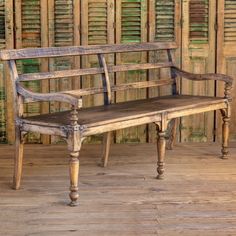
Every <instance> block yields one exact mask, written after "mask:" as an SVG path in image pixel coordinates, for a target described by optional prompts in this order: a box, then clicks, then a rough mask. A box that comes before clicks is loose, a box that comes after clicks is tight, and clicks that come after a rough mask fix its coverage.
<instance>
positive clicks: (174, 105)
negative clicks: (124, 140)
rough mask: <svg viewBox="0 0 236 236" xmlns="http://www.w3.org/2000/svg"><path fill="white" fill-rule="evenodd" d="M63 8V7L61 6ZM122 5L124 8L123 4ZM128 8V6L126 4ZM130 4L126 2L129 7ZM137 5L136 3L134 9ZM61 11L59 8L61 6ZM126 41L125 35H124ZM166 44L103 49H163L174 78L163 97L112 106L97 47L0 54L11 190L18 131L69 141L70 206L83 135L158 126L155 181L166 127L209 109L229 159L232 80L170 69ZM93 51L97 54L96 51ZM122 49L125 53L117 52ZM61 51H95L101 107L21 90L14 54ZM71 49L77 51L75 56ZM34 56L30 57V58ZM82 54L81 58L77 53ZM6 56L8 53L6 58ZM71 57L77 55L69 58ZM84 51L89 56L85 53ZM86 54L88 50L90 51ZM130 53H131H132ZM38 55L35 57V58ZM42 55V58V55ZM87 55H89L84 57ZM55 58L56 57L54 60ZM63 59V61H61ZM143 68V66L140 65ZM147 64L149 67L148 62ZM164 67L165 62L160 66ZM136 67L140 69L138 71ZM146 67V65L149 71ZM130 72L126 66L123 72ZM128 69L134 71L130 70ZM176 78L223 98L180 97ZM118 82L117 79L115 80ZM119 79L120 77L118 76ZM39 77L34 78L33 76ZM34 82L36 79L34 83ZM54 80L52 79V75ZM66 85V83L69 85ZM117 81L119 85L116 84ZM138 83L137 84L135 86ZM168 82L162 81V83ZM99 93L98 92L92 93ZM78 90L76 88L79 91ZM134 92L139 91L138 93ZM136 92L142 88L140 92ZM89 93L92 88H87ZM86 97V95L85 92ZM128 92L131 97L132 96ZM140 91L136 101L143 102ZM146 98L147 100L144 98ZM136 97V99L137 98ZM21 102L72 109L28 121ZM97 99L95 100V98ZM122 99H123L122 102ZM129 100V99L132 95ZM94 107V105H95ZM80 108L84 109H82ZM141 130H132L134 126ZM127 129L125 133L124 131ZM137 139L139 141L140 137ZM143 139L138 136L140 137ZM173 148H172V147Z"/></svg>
mask: <svg viewBox="0 0 236 236" xmlns="http://www.w3.org/2000/svg"><path fill="white" fill-rule="evenodd" d="M62 5H63V4H62ZM122 6H123V5H122ZM124 6H126V4H125V5H124ZM127 6H129V4H128V5H127ZM137 6H139V5H137ZM60 7H61V6H60ZM126 37H127V36H126ZM166 46H167V45H166V44H165V43H140V44H127V45H125V44H124V45H115V46H114V45H102V46H101V47H102V48H104V49H105V50H107V51H106V53H109V52H114V48H113V47H115V48H116V50H117V51H115V53H121V52H122V53H123V52H130V51H131V49H133V50H136V49H138V51H140V50H141V49H142V51H144V52H142V53H141V60H139V61H138V62H137V63H136V64H139V62H142V60H143V59H142V58H144V57H145V53H146V51H150V50H156V49H161V50H162V51H163V50H164V49H165V51H166V52H167V58H168V62H169V64H170V67H169V68H168V69H169V72H170V77H171V80H172V83H171V84H172V92H171V94H172V95H169V96H161V97H157V98H150V99H144V100H136V101H128V102H120V103H116V104H112V92H113V91H112V87H111V81H110V77H109V71H108V67H107V63H106V59H105V57H104V55H103V54H101V53H100V48H97V46H86V47H73V48H72V47H69V46H68V47H63V48H62V47H61V48H60V47H58V48H56V50H55V48H52V47H50V48H41V49H37V48H34V49H20V50H11V51H10V52H9V50H2V51H1V52H0V55H1V56H2V58H4V55H8V57H9V60H8V64H9V68H10V72H11V84H12V88H13V100H14V111H15V122H16V126H17V129H16V131H17V132H16V134H17V135H16V142H15V148H16V155H15V173H14V183H13V184H14V188H15V189H18V188H19V187H20V181H21V172H22V159H23V140H22V137H21V133H23V132H25V133H26V134H28V133H29V132H34V133H39V134H44V135H45V134H47V135H52V134H54V135H59V136H61V137H62V138H64V139H65V140H66V141H67V143H68V149H69V151H70V162H69V163H70V164H69V166H70V194H69V196H70V199H71V203H70V205H71V206H75V205H77V199H78V197H79V194H78V174H79V159H78V157H79V152H80V148H81V145H82V142H83V140H84V139H85V137H88V136H91V135H95V134H103V133H107V132H111V131H117V133H119V130H123V129H125V128H129V130H128V132H129V133H131V136H132V138H133V137H134V135H133V134H134V133H136V132H135V129H137V130H138V129H140V128H141V129H143V130H144V132H145V130H146V127H147V126H146V125H147V124H150V123H155V125H156V126H157V127H158V128H157V131H158V134H157V147H158V162H157V166H158V167H157V172H158V178H159V179H161V178H162V177H163V173H164V157H165V149H166V135H167V128H168V123H169V121H171V120H172V119H177V118H180V117H181V118H182V117H184V116H187V115H193V114H198V113H205V112H209V111H215V110H219V109H220V111H221V113H222V116H223V126H222V129H223V139H222V156H223V158H225V157H226V156H227V155H228V140H229V121H230V102H231V100H232V99H231V89H232V85H233V79H232V78H231V77H230V76H226V75H223V74H193V73H189V72H185V71H183V70H181V69H179V68H177V67H176V66H174V65H173V64H172V63H173V60H172V55H171V51H170V50H171V49H172V46H171V45H169V48H166ZM95 48H97V50H94V49H95ZM121 49H123V51H121ZM60 50H62V54H59V57H62V58H64V56H68V55H74V56H75V55H82V54H83V53H85V52H86V51H90V50H92V52H93V53H95V54H97V56H98V62H99V66H100V68H102V69H103V70H102V74H101V79H102V80H101V82H102V86H103V87H102V88H103V89H102V92H103V103H102V104H103V106H95V107H94V108H87V109H86V108H82V107H84V106H83V105H82V99H81V94H76V93H74V92H71V91H68V87H65V90H66V91H64V92H58V93H35V92H32V91H30V90H28V89H27V88H24V85H22V84H21V83H20V79H19V75H18V70H17V66H16V62H15V61H16V60H15V59H16V58H15V56H14V55H16V54H19V55H18V59H19V56H20V54H22V58H24V57H25V55H26V58H28V55H27V54H28V53H29V52H30V53H31V56H33V54H34V56H33V57H34V58H35V59H39V58H41V54H40V51H42V54H43V53H45V52H47V53H49V58H50V57H54V56H55V55H57V56H58V54H55V55H53V53H54V52H55V51H57V53H59V52H60ZM73 51H75V52H73ZM32 52H33V54H32ZM81 52H82V54H81ZM9 53H10V54H9ZM68 53H69V54H68ZM73 53H75V54H73ZM86 53H87V52H86ZM89 53H90V52H89ZM132 53H133V52H132ZM37 55H38V57H37ZM45 55H46V54H45ZM85 55H88V54H85ZM56 60H57V59H55V61H56ZM63 60H64V59H63ZM140 66H141V65H140ZM148 66H150V64H148ZM164 66H166V64H165V63H164ZM137 68H138V67H137ZM148 68H149V67H147V69H148ZM126 69H129V68H126ZM131 69H132V68H131ZM177 76H178V77H183V78H186V79H189V80H196V81H208V80H211V81H212V80H213V81H214V80H218V81H222V82H224V83H225V91H224V97H218V98H216V97H213V96H212V97H205V96H186V95H178V92H177ZM117 78H118V77H117ZM121 78H123V77H122V76H121ZM36 79H37V76H36ZM36 79H35V80H36ZM54 79H55V76H54ZM33 82H35V81H33ZM69 82H70V81H69ZM116 82H117V81H116ZM140 83H141V86H140V85H139V84H140ZM149 84H150V85H151V87H152V86H153V85H157V86H159V85H162V84H160V83H157V84H153V81H151V82H150V81H142V80H141V81H140V82H136V83H135V84H134V83H129V84H127V85H126V84H122V85H121V84H119V85H118V88H119V89H117V88H116V87H117V86H113V88H114V91H120V90H124V92H123V95H124V94H125V93H126V92H127V91H129V90H130V89H133V90H134V89H136V88H140V87H141V88H146V87H148V85H149ZM166 84H169V82H168V83H167V82H166V81H165V83H164V85H166ZM96 89H97V90H96ZM78 91H80V90H78ZM95 91H96V92H95V93H94V94H96V93H97V92H100V91H101V88H99V87H98V88H95ZM137 91H138V90H137ZM139 91H140V90H139ZM88 92H91V89H89V90H88ZM89 94H90V93H89ZM131 94H132V93H131ZM141 94H142V93H140V96H138V98H139V99H140V98H142V95H141ZM144 97H145V96H144ZM135 98H136V99H137V97H135ZM23 99H25V100H26V101H27V102H34V101H41V102H42V101H44V102H63V103H62V104H59V107H60V108H62V107H64V109H66V108H67V107H68V105H67V104H70V105H71V108H72V110H71V111H68V112H58V113H55V112H54V113H52V114H46V115H43V114H42V115H39V116H32V117H31V118H30V119H29V118H28V119H27V118H24V117H23V115H24V109H23ZM95 99H96V100H99V98H96V97H95ZM125 100H126V99H125ZM131 100H132V96H131ZM96 104H97V105H98V104H99V101H96ZM96 104H95V105H96ZM81 108H82V109H81ZM137 126H138V127H139V128H134V127H137ZM126 131H127V130H126ZM174 134H175V131H172V134H171V135H170V136H171V137H172V139H173V140H174V136H173V135H174ZM105 135H106V137H105V146H104V147H105V152H104V154H105V156H104V157H103V158H102V162H103V166H106V165H107V161H108V156H109V149H110V147H109V146H110V143H111V137H110V135H111V134H110V133H107V134H105ZM138 138H140V137H138ZM141 138H142V137H141ZM171 146H172V144H171Z"/></svg>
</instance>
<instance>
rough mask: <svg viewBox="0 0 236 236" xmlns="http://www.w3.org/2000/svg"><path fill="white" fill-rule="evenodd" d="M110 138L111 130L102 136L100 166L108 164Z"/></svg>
mask: <svg viewBox="0 0 236 236" xmlns="http://www.w3.org/2000/svg"><path fill="white" fill-rule="evenodd" d="M111 140H112V132H107V133H105V134H104V136H103V153H102V159H101V166H103V167H106V166H107V164H108V159H109V153H110V147H111Z"/></svg>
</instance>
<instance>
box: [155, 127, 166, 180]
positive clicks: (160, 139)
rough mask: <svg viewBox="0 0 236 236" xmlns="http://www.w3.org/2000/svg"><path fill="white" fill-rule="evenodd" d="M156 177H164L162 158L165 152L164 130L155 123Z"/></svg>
mask: <svg viewBox="0 0 236 236" xmlns="http://www.w3.org/2000/svg"><path fill="white" fill-rule="evenodd" d="M156 128H157V157H158V160H157V173H158V175H157V179H163V177H164V158H165V152H166V138H165V137H166V131H163V130H162V129H160V127H159V126H158V125H157V126H156Z"/></svg>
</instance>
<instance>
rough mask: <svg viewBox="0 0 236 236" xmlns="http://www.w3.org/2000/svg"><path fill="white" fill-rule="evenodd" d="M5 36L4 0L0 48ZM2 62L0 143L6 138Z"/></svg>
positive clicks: (0, 12) (0, 4)
mask: <svg viewBox="0 0 236 236" xmlns="http://www.w3.org/2000/svg"><path fill="white" fill-rule="evenodd" d="M5 42H6V36H5V1H4V0H1V1H0V49H4V48H5V46H6V45H5ZM3 73H4V71H3V64H2V63H1V64H0V143H4V142H6V140H7V135H6V112H5V109H6V106H5V101H6V94H5V82H4V78H3Z"/></svg>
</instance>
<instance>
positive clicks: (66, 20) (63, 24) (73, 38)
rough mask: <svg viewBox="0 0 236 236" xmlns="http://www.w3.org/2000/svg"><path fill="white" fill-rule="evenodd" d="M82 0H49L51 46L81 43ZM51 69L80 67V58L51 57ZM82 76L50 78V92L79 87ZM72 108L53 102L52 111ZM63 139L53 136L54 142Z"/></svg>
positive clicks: (52, 140)
mask: <svg viewBox="0 0 236 236" xmlns="http://www.w3.org/2000/svg"><path fill="white" fill-rule="evenodd" d="M79 24H80V0H54V1H48V25H49V29H48V31H49V34H48V35H49V36H48V37H49V39H48V41H49V42H48V43H49V46H51V47H63V46H74V45H80V32H79V30H80V28H79ZM49 65H50V66H49V70H50V71H55V70H69V69H73V68H79V67H80V59H79V58H75V57H60V58H55V59H49ZM79 80H80V78H77V77H76V78H61V79H54V80H50V82H49V83H50V86H49V87H50V92H56V91H63V90H71V89H75V88H79V86H80V81H79ZM68 109H70V105H69V104H67V103H59V102H51V103H50V112H57V111H63V110H68ZM61 141H62V140H61V139H59V138H58V137H52V138H51V142H52V143H58V142H61Z"/></svg>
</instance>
